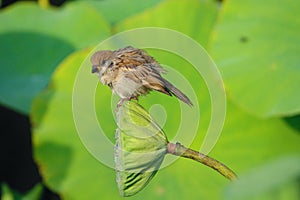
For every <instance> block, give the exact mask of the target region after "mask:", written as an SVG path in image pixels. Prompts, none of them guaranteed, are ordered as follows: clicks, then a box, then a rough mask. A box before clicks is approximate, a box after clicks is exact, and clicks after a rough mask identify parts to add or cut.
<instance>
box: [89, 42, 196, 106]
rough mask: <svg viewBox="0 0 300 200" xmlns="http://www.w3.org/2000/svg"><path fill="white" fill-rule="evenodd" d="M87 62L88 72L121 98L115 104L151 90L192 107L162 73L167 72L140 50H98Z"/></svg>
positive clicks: (187, 99) (130, 48) (120, 103)
mask: <svg viewBox="0 0 300 200" xmlns="http://www.w3.org/2000/svg"><path fill="white" fill-rule="evenodd" d="M90 62H91V64H92V70H91V72H92V73H95V74H97V76H98V77H99V80H100V82H101V83H102V84H103V85H107V86H108V87H110V89H111V90H112V92H113V93H116V94H117V95H118V96H119V97H120V100H119V102H118V107H119V106H121V105H122V103H123V102H124V101H125V100H131V99H136V100H138V97H139V96H144V95H147V94H148V93H149V92H150V91H153V90H155V91H158V92H161V93H164V94H166V95H169V96H175V97H177V98H178V99H180V100H181V101H183V102H184V103H186V104H188V105H189V106H193V103H192V102H191V100H190V99H189V98H188V97H187V96H186V95H185V94H184V93H183V92H181V91H180V90H179V89H177V88H176V87H175V86H174V85H172V84H171V83H170V82H169V81H167V80H166V79H165V78H163V77H162V76H161V74H165V73H167V71H166V70H165V69H163V67H162V66H161V65H160V64H159V63H158V62H157V61H156V60H155V59H154V58H153V57H151V56H150V55H149V54H148V53H147V52H146V51H144V50H142V49H138V48H134V47H132V46H126V47H124V48H120V49H117V50H114V51H112V50H100V51H97V52H95V53H94V54H93V55H92V56H91V58H90Z"/></svg>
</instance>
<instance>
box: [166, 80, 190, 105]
mask: <svg viewBox="0 0 300 200" xmlns="http://www.w3.org/2000/svg"><path fill="white" fill-rule="evenodd" d="M164 83H165V86H166V89H167V90H168V91H169V92H170V93H171V94H172V95H174V96H176V97H177V98H178V99H180V100H181V101H183V102H184V103H186V104H188V105H189V106H193V103H192V102H191V100H190V99H189V98H188V97H187V96H186V95H185V94H183V93H182V92H181V91H180V90H179V89H177V88H176V87H175V86H174V85H172V84H171V83H170V82H169V81H167V80H165V79H164Z"/></svg>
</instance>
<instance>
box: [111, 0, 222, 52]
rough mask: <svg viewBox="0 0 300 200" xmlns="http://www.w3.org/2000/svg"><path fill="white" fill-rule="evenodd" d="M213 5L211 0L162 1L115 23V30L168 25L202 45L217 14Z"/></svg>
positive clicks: (205, 42) (205, 43) (206, 40)
mask: <svg viewBox="0 0 300 200" xmlns="http://www.w3.org/2000/svg"><path fill="white" fill-rule="evenodd" d="M217 8H218V6H217V4H216V2H213V1H197V0H189V1H174V0H173V1H172V0H171V1H170V0H169V1H163V2H161V3H160V4H158V5H157V6H156V7H154V8H152V9H149V10H146V11H145V12H143V13H140V14H137V15H135V16H132V17H129V18H127V19H125V20H124V21H122V22H120V23H118V24H116V26H115V30H116V31H117V32H119V31H123V30H127V29H132V28H143V27H152V26H153V27H163V28H170V29H173V30H177V31H180V32H182V33H184V34H186V35H188V36H190V37H192V38H193V39H195V40H197V41H198V42H200V44H201V45H202V46H204V47H205V46H206V45H207V42H208V38H209V36H210V33H211V31H212V27H213V25H214V23H215V20H216V17H217ZM174 43H176V41H174Z"/></svg>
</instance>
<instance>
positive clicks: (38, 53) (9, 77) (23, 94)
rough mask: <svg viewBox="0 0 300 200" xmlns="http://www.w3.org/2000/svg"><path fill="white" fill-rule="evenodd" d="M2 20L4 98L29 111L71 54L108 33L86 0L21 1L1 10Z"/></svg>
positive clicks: (0, 62) (2, 100)
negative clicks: (45, 4) (58, 2)
mask: <svg viewBox="0 0 300 200" xmlns="http://www.w3.org/2000/svg"><path fill="white" fill-rule="evenodd" d="M0 21H1V22H4V23H2V25H1V26H0V43H1V45H0V53H1V55H2V56H1V60H0V66H1V68H0V94H1V95H0V103H1V104H4V105H6V106H8V107H10V108H13V109H15V110H17V111H19V112H21V113H25V114H28V112H29V110H30V107H31V103H32V100H33V98H34V97H35V96H36V95H37V94H38V93H39V92H40V91H42V90H43V89H44V88H45V87H46V86H47V84H48V82H49V79H50V76H51V74H52V73H53V71H54V69H55V67H57V65H58V64H59V63H60V62H61V61H62V60H63V59H64V58H65V57H66V56H67V55H68V54H70V53H71V52H73V51H74V50H76V49H78V48H82V47H85V46H88V45H92V44H96V43H98V41H99V40H101V39H104V38H105V37H107V36H108V35H109V27H108V25H107V24H106V22H105V21H104V20H103V19H102V17H101V16H100V15H99V13H98V12H97V11H96V10H95V9H93V7H91V6H89V5H86V4H84V3H70V4H67V5H66V6H64V7H63V8H61V9H58V8H57V9H54V8H49V9H43V8H41V7H39V6H38V4H36V3H34V2H20V3H16V4H15V5H13V6H11V7H8V8H5V9H4V10H3V11H1V12H0ZM95 24H97V26H95Z"/></svg>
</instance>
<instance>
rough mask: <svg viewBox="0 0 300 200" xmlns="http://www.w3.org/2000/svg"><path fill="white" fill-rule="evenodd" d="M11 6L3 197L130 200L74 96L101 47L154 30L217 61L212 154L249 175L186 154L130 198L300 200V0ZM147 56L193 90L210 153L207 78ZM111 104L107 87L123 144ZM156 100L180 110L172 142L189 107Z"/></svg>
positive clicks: (1, 14) (2, 26)
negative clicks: (221, 93)
mask: <svg viewBox="0 0 300 200" xmlns="http://www.w3.org/2000/svg"><path fill="white" fill-rule="evenodd" d="M0 2H1V3H2V4H1V5H2V7H3V8H2V9H1V10H0V53H1V59H0V92H1V93H0V94H1V95H0V103H1V127H2V129H1V136H0V146H1V149H0V150H1V151H0V153H1V158H0V159H1V165H2V166H1V167H0V183H1V195H0V196H1V197H2V198H3V199H22V198H23V199H25V198H27V199H121V197H120V196H119V193H118V189H117V185H116V182H115V171H114V170H113V169H110V168H108V167H106V166H104V165H102V164H101V163H99V162H98V161H97V160H96V159H95V158H94V157H93V156H92V155H90V154H89V153H88V151H87V150H86V149H85V147H84V146H83V144H82V143H81V141H80V139H79V137H78V135H77V132H76V129H75V125H74V122H73V115H72V89H73V84H74V80H75V76H76V73H77V71H78V68H79V67H80V65H81V63H82V62H83V60H84V59H85V58H86V56H87V55H88V54H89V52H90V51H91V50H92V49H93V48H94V47H95V46H96V45H97V44H98V43H100V42H101V41H103V40H104V39H106V38H108V37H109V36H111V35H113V34H116V33H119V32H121V31H124V30H129V29H132V28H139V27H149V26H151V27H164V28H170V29H174V30H177V31H180V32H182V33H184V34H186V35H188V36H190V37H191V38H193V39H194V40H196V41H197V42H199V43H200V44H201V45H202V46H203V47H204V48H205V49H206V50H207V51H208V52H209V54H210V55H211V57H212V58H213V59H214V61H215V62H216V64H217V66H218V68H219V70H220V72H221V74H222V77H223V79H224V83H225V88H226V94H227V116H226V121H225V125H224V129H223V132H222V135H221V137H220V139H219V141H218V143H217V145H216V146H215V148H214V149H213V151H212V152H211V153H210V155H211V156H212V157H214V158H216V159H218V160H220V161H222V162H224V163H225V164H227V165H228V166H230V167H231V168H232V169H233V170H234V171H235V172H236V173H237V174H238V175H239V177H240V178H239V181H237V182H234V183H229V182H228V181H227V180H225V179H224V178H223V177H222V176H220V175H219V174H217V173H216V172H214V171H213V170H211V169H209V168H207V167H205V166H201V165H199V164H198V163H195V162H193V161H188V160H185V159H179V160H177V161H176V162H175V163H173V164H172V165H171V166H169V167H167V168H164V169H162V170H160V171H159V172H158V173H157V175H156V176H155V177H154V179H153V180H152V181H151V183H150V184H149V185H148V186H147V187H146V188H145V189H144V190H142V191H141V192H140V193H138V194H137V195H136V196H133V197H130V198H129V199H279V200H296V199H300V115H299V113H300V92H299V86H300V58H299V54H300V45H299V44H300V16H299V9H300V1H298V0H288V1H284V2H283V1H277V0H275V1H274V0H272V1H271V0H266V1H258V0H244V1H238V0H227V1H216V0H187V1H180V0H149V1H143V2H142V1H138V0H103V1H88V0H85V1H67V2H63V1H61V2H59V1H57V2H54V1H47V0H39V1H20V2H16V3H13V4H10V5H8V4H7V3H8V2H7V1H4V0H2V1H0ZM6 5H7V6H6ZM174 42H176V41H174ZM147 51H148V52H149V53H150V54H151V55H152V56H154V57H155V58H156V59H157V60H158V61H159V62H160V63H163V64H168V66H171V67H173V68H174V69H176V70H177V71H179V72H180V73H181V74H182V75H184V76H185V77H186V79H187V80H189V82H190V84H191V85H192V86H193V90H194V91H195V92H196V95H197V98H198V104H199V106H200V109H201V113H200V115H201V120H200V122H199V124H198V126H199V127H198V130H197V136H196V138H195V140H194V142H193V144H192V145H191V148H194V149H199V148H200V146H201V141H202V140H203V138H204V134H205V133H206V130H207V127H208V124H209V120H210V117H211V113H210V97H209V93H208V91H207V88H206V86H205V82H204V81H203V79H202V78H201V76H200V75H196V73H195V69H193V68H192V67H190V66H189V64H188V63H187V62H186V61H185V60H183V59H181V58H178V57H177V58H176V57H174V55H170V54H169V53H167V52H163V51H155V50H147ZM166 77H167V78H168V75H167V76H166ZM91 78H96V77H95V76H93V75H91ZM174 84H175V85H176V83H174ZM114 98H115V97H114ZM110 99H111V92H110V90H109V89H108V88H107V87H104V86H102V85H98V87H97V94H96V101H95V102H96V103H95V106H96V108H97V109H96V112H97V116H98V118H99V121H100V122H101V125H103V127H102V128H103V130H104V131H105V133H106V134H107V137H108V138H109V139H110V140H111V141H112V142H114V132H115V128H116V124H115V120H114V116H113V111H112V110H111V105H110V104H111V102H110ZM153 102H155V103H159V104H161V105H163V106H164V109H165V112H166V113H167V114H168V113H169V114H168V115H167V116H168V118H167V119H166V122H165V125H164V127H163V128H164V130H165V132H166V134H167V135H168V137H169V139H170V140H172V137H173V136H174V135H175V133H176V130H177V129H178V123H179V120H180V113H177V112H174V110H178V111H179V104H178V102H177V101H176V100H175V99H174V98H170V97H167V96H165V95H161V94H157V93H153V94H151V95H149V96H147V98H142V99H141V101H140V103H141V104H142V105H143V106H145V107H146V108H149V107H150V106H151V105H153ZM154 115H155V113H154ZM154 117H155V116H154ZM156 117H157V118H159V114H157V116H156ZM29 118H30V121H29ZM190 121H191V122H193V118H192V117H191V119H190ZM187 131H188V130H187ZM31 133H32V142H31ZM175 142H176V141H175ZM180 142H182V141H180ZM31 143H32V146H31ZM183 144H184V143H183ZM32 151H33V160H34V161H33V160H32V157H31V153H32Z"/></svg>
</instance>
